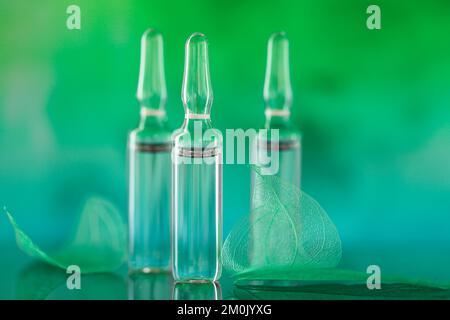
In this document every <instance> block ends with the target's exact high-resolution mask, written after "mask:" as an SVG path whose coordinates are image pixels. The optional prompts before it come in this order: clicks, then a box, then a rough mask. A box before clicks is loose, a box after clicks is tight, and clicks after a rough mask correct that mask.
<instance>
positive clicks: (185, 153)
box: [173, 148, 222, 282]
mask: <svg viewBox="0 0 450 320" xmlns="http://www.w3.org/2000/svg"><path fill="white" fill-rule="evenodd" d="M220 151H221V150H220V148H211V149H203V150H200V151H193V149H183V148H178V149H174V157H175V159H174V164H173V166H174V181H173V185H174V188H173V190H174V191H173V192H174V193H173V196H174V202H173V206H174V207H173V275H174V278H175V280H176V281H182V282H202V281H214V280H217V279H218V278H219V277H220V273H221V263H220V255H221V243H222V203H221V200H220V199H221V193H222V169H221V168H222V167H221V152H220Z"/></svg>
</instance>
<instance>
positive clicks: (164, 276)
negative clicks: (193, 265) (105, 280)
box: [128, 273, 173, 300]
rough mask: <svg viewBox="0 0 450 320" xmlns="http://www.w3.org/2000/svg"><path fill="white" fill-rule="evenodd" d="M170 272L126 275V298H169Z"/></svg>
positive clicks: (170, 286) (170, 291)
mask: <svg viewBox="0 0 450 320" xmlns="http://www.w3.org/2000/svg"><path fill="white" fill-rule="evenodd" d="M172 280H173V279H172V275H171V274H170V273H134V274H131V275H130V276H129V277H128V300H170V299H171V298H172V287H173V281H172Z"/></svg>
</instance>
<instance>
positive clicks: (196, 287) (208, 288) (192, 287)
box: [173, 281, 222, 300]
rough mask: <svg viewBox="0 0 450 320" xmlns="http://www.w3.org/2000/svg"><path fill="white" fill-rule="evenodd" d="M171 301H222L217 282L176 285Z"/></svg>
mask: <svg viewBox="0 0 450 320" xmlns="http://www.w3.org/2000/svg"><path fill="white" fill-rule="evenodd" d="M173 300H222V290H221V288H220V285H219V283H218V282H215V281H213V282H208V283H176V284H175V286H174V287H173Z"/></svg>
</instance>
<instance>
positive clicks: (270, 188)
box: [222, 167, 342, 278]
mask: <svg viewBox="0 0 450 320" xmlns="http://www.w3.org/2000/svg"><path fill="white" fill-rule="evenodd" d="M254 171H255V179H254V194H253V196H252V208H253V209H252V212H251V213H250V215H248V216H246V217H244V218H243V219H242V220H241V221H240V222H239V223H238V224H237V225H236V226H235V228H234V229H233V230H232V231H231V233H230V234H229V236H228V237H227V239H226V241H225V243H224V247H223V254H222V260H223V264H224V267H225V268H226V269H228V270H229V271H231V272H232V273H233V274H235V275H236V274H244V273H247V274H248V273H260V274H266V275H267V274H270V275H271V277H272V278H285V275H286V272H289V271H292V270H296V271H298V270H302V269H315V268H332V267H335V266H336V265H337V264H338V263H339V261H340V259H341V255H342V250H341V241H340V238H339V234H338V232H337V229H336V227H335V226H334V224H333V222H332V221H331V219H330V218H329V217H328V215H327V214H326V212H325V211H324V210H323V209H322V208H321V207H320V205H319V204H318V203H317V202H316V201H315V200H314V199H312V198H311V197H310V196H308V195H307V194H305V193H304V192H302V191H300V190H299V189H298V188H296V187H295V186H293V185H291V184H288V183H285V182H284V181H282V180H281V179H280V178H279V177H277V176H275V175H273V176H269V175H262V174H261V173H260V170H259V169H258V168H255V167H254Z"/></svg>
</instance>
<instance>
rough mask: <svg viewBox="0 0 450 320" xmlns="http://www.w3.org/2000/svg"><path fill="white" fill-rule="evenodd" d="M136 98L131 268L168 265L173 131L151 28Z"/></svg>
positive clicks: (158, 44)
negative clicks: (137, 119)
mask: <svg viewBox="0 0 450 320" xmlns="http://www.w3.org/2000/svg"><path fill="white" fill-rule="evenodd" d="M137 98H138V100H139V103H140V106H141V119H140V123H139V127H138V128H137V129H135V130H133V131H132V132H131V133H130V135H129V269H130V272H134V271H143V272H158V271H166V270H169V269H170V208H171V206H170V201H171V198H170V192H171V149H172V142H171V131H170V130H169V128H168V127H167V119H166V112H165V104H166V98H167V91H166V82H165V75H164V57H163V39H162V35H161V34H160V33H159V32H158V31H156V30H153V29H149V30H147V31H146V32H145V33H144V34H143V36H142V39H141V62H140V72H139V82H138V89H137Z"/></svg>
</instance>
